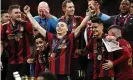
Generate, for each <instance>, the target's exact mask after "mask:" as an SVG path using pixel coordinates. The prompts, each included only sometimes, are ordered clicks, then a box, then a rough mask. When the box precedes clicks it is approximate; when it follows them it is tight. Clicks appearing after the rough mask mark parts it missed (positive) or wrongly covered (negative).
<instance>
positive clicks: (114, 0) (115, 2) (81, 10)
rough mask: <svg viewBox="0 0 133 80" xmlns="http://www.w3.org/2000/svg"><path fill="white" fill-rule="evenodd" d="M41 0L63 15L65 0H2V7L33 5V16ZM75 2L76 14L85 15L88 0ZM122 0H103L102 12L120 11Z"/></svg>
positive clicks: (56, 13)
mask: <svg viewBox="0 0 133 80" xmlns="http://www.w3.org/2000/svg"><path fill="white" fill-rule="evenodd" d="M41 1H46V2H48V4H49V6H50V12H51V14H53V15H55V16H57V17H60V16H62V15H63V12H62V8H61V4H62V2H63V1H64V0H1V9H2V10H3V9H5V10H7V9H8V7H9V6H10V5H12V4H19V5H20V6H21V10H22V11H23V7H24V6H25V5H29V6H30V7H31V13H32V15H33V16H35V15H37V5H38V3H39V2H41ZM72 1H73V3H74V4H75V9H76V11H75V15H80V16H85V11H86V9H87V0H72ZM120 1H121V0H103V4H102V6H101V10H102V12H104V13H106V14H108V15H115V14H117V13H119V3H120Z"/></svg>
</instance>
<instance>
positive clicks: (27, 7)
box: [24, 5, 30, 14]
mask: <svg viewBox="0 0 133 80" xmlns="http://www.w3.org/2000/svg"><path fill="white" fill-rule="evenodd" d="M28 12H30V7H29V6H28V5H26V6H25V7H24V13H25V14H27V13H28Z"/></svg>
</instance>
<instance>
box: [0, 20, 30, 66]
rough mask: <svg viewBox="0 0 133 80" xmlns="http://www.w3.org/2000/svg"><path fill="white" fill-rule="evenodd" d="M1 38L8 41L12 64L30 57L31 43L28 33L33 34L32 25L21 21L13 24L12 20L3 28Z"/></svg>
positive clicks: (19, 62) (22, 61)
mask: <svg viewBox="0 0 133 80" xmlns="http://www.w3.org/2000/svg"><path fill="white" fill-rule="evenodd" d="M1 29H2V30H1V40H2V41H3V42H7V43H8V49H7V50H8V52H9V55H10V58H9V62H10V64H21V63H24V61H25V60H26V59H27V58H29V57H30V44H29V38H28V35H32V25H31V24H30V23H29V22H21V23H19V24H17V25H16V26H13V25H12V23H11V22H9V23H7V24H5V25H3V26H2V28H1Z"/></svg>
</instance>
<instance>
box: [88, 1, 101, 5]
mask: <svg viewBox="0 0 133 80" xmlns="http://www.w3.org/2000/svg"><path fill="white" fill-rule="evenodd" d="M88 1H95V2H97V3H98V4H100V5H102V3H103V1H102V0H88Z"/></svg>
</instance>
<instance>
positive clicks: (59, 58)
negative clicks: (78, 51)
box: [47, 32, 74, 75]
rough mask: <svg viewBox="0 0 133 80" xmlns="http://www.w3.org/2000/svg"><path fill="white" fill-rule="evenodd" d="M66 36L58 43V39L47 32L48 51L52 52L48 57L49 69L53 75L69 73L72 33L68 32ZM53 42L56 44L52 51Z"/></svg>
mask: <svg viewBox="0 0 133 80" xmlns="http://www.w3.org/2000/svg"><path fill="white" fill-rule="evenodd" d="M66 36H67V37H66V38H64V39H63V41H62V42H61V43H58V41H59V39H58V38H57V37H56V36H55V35H53V34H51V33H49V32H47V39H48V42H49V44H50V51H51V52H52V53H51V57H50V70H51V72H52V73H54V74H55V75H62V74H66V75H69V74H70V63H71V55H72V53H73V41H74V34H73V33H70V34H68V35H66ZM54 40H55V41H56V42H54ZM53 44H55V45H56V44H57V45H58V47H57V48H56V50H54V51H52V49H53V48H52V47H53ZM55 45H54V46H55Z"/></svg>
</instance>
